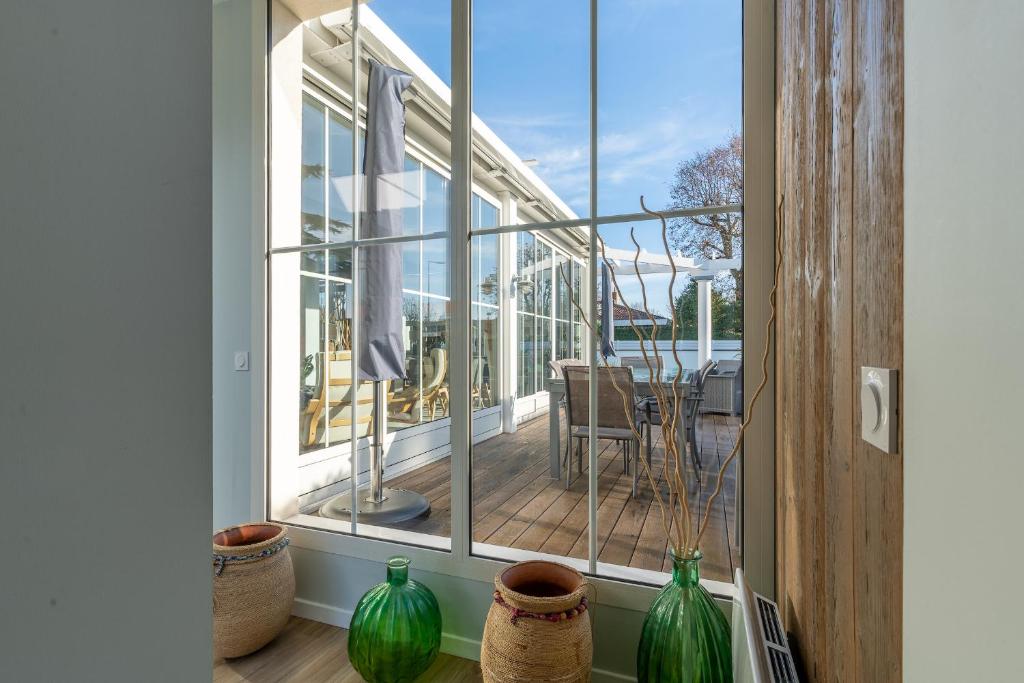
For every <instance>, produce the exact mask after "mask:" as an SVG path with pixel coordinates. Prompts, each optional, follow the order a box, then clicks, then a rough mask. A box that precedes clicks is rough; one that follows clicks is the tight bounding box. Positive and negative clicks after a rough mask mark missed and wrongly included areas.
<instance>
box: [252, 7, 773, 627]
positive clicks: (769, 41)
mask: <svg viewBox="0 0 1024 683" xmlns="http://www.w3.org/2000/svg"><path fill="white" fill-rule="evenodd" d="M271 4H272V5H273V4H274V1H273V0H272V2H271ZM451 5H452V24H451V29H452V60H453V69H452V84H453V101H452V122H453V128H452V131H453V134H452V140H451V143H452V166H453V172H452V176H453V188H452V214H453V215H452V226H451V232H450V239H451V244H452V253H451V257H452V264H453V265H452V267H453V271H457V270H458V268H457V266H458V265H460V264H468V249H467V248H466V246H465V242H466V241H467V240H468V236H469V234H470V229H469V211H470V206H471V201H470V199H471V194H470V193H471V191H472V189H473V183H472V182H471V179H470V181H468V182H467V181H466V180H465V178H466V176H467V174H468V173H470V169H471V162H472V158H471V142H470V125H471V115H470V113H469V112H470V95H469V92H468V87H469V84H470V83H471V78H470V68H471V67H470V64H469V60H470V55H471V52H472V40H471V29H470V27H471V25H472V21H471V0H452V3H451ZM596 6H597V0H591V57H592V58H591V91H592V101H593V100H594V99H596V85H597V82H596V70H595V64H594V63H595V60H596V36H597V26H596V18H595V17H594V14H595V12H596ZM354 7H355V8H356V10H355V13H356V15H357V16H358V7H359V4H358V3H355V4H354ZM743 13H744V22H743V25H744V35H743V98H744V104H743V136H744V205H743V213H744V228H745V235H744V236H745V245H746V248H745V254H744V273H745V277H744V282H745V286H746V287H750V291H752V292H753V293H755V294H759V295H761V296H762V297H763V294H764V293H765V292H767V291H768V289H769V287H770V283H771V273H772V271H773V266H774V263H773V258H774V249H773V243H774V66H773V65H774V5H773V3H771V2H770V1H769V0H746V2H745V3H744V9H743ZM272 21H273V19H272V17H271V15H270V14H269V13H268V16H267V25H266V26H256V25H254V32H255V34H256V35H257V36H258V37H259V38H260V41H262V40H263V39H265V38H267V37H268V36H272V35H273V31H274V27H273V26H271V25H270V24H271V23H272ZM262 31H265V32H266V33H265V34H263V35H260V34H261V32H262ZM260 41H257V44H260ZM357 42H358V41H357ZM264 44H268V45H275V41H274V40H269V41H268V42H266V43H264ZM274 49H275V48H271V54H270V55H268V56H267V60H268V67H269V68H268V70H267V71H266V72H265V73H264V75H263V76H264V80H263V81H262V82H260V86H262V87H263V88H265V91H266V95H267V100H266V107H267V109H266V116H265V120H266V122H267V127H268V135H267V137H266V139H265V140H263V141H262V149H261V151H263V152H264V155H265V156H264V158H267V159H269V160H270V162H269V164H268V167H269V168H268V170H269V172H268V179H267V183H266V184H265V185H264V186H263V187H262V190H263V201H262V204H263V205H264V206H265V207H266V212H265V218H266V221H267V224H268V225H267V226H265V228H266V227H269V223H270V222H271V221H272V220H273V215H274V213H275V212H274V210H273V204H272V202H271V201H270V195H271V191H272V190H271V188H270V183H271V182H272V180H273V171H272V168H273V164H274V163H275V160H274V159H273V154H272V151H273V149H274V147H273V144H272V142H271V134H270V127H271V126H272V123H273V118H272V116H273V102H274V99H275V92H274V84H273V82H274V79H275V76H276V75H277V74H275V73H274V56H273V51H274ZM357 49H358V48H357ZM290 66H292V67H294V65H290ZM254 79H255V76H254ZM254 108H256V109H260V108H261V105H259V104H258V103H255V102H254ZM591 123H592V125H591V149H594V146H595V144H596V135H597V130H596V125H595V124H596V108H595V107H594V106H593V105H592V111H591ZM353 139H356V138H355V135H354V138H353ZM254 146H255V147H257V148H261V143H259V142H256V143H254ZM354 147H355V146H354ZM276 162H277V163H283V162H284V160H282V159H277V160H276ZM424 163H426V160H424ZM594 170H596V159H595V160H594V161H592V178H591V202H592V209H591V213H592V215H593V214H595V213H596V187H595V185H596V177H595V174H594V172H593V171H594ZM254 185H256V183H254ZM481 189H482V188H481ZM255 192H258V190H255ZM257 203H258V204H259V203H260V202H257ZM493 203H494V204H495V205H496V206H498V207H499V211H500V207H501V206H502V202H501V201H494V202H493ZM612 218H613V219H614V217H612ZM620 218H622V217H620ZM634 219H635V217H634ZM604 222H606V221H605V220H602V219H595V218H591V219H589V220H582V221H568V222H564V221H563V222H562V223H571V224H573V225H577V226H585V227H589V228H590V229H591V230H593V229H594V228H595V227H596V226H597V225H599V224H601V223H604ZM609 222H619V221H618V220H611V221H609ZM552 227H558V226H555V225H554V224H546V225H529V226H502V228H501V229H495V230H492V231H487V232H493V233H499V234H500V233H501V232H510V231H512V229H521V228H528V229H546V228H552ZM561 227H569V225H562V226H561ZM268 234H269V233H268V232H267V231H266V229H265V230H264V235H268ZM270 246H271V245H270V243H269V240H267V239H265V240H264V242H263V245H262V249H261V250H260V253H259V256H260V258H262V259H263V263H264V269H263V280H262V282H259V283H254V284H256V285H258V291H262V292H266V296H265V297H264V298H263V300H259V298H258V297H254V309H255V310H254V313H255V315H254V320H256V321H258V324H259V325H260V327H261V329H260V335H259V337H257V338H258V339H262V340H263V344H264V349H266V348H267V344H268V342H269V331H268V327H267V323H268V321H269V319H270V316H269V312H268V307H269V302H270V296H269V286H268V285H269V279H270V253H271V250H270ZM590 251H591V253H590V261H591V263H594V262H596V257H597V254H596V251H595V244H594V242H593V240H592V241H591V249H590ZM355 266H356V264H355V263H354V264H353V267H355ZM465 270H466V272H465V274H464V277H459V278H453V282H452V289H451V291H450V296H451V299H452V300H453V301H461V302H462V305H460V306H457V307H453V309H455V315H453V317H452V318H451V319H450V320H451V323H450V325H451V328H450V329H451V330H452V332H451V334H452V347H453V349H452V357H453V360H452V379H451V385H452V386H453V389H454V387H456V386H462V385H465V386H467V387H468V386H469V377H468V374H469V366H468V363H460V362H459V361H457V360H456V358H461V357H462V356H466V359H467V360H468V359H469V358H470V356H469V354H468V351H469V348H468V339H469V338H470V335H471V327H470V323H471V320H472V310H471V306H472V305H473V304H472V302H471V301H470V297H469V289H468V286H469V270H468V268H466V269H465ZM587 270H589V277H588V278H587V279H588V282H587V283H586V284H587V287H586V288H587V290H588V292H587V294H588V297H587V305H588V306H589V307H590V308H591V312H592V311H593V306H594V296H593V295H594V291H595V289H596V282H595V280H596V269H594V268H588V269H587ZM462 280H465V281H464V282H463V281H462ZM744 300H745V302H746V304H747V305H746V307H745V310H744V345H745V347H746V348H745V355H746V357H747V359H748V362H747V363H744V369H745V372H744V381H745V386H748V387H753V386H756V385H757V383H758V381H759V380H760V376H759V368H757V367H756V365H757V364H756V363H754V362H752V361H753V360H754V356H755V355H759V352H760V348H761V346H762V344H763V343H764V333H763V329H762V328H763V321H764V320H765V319H766V318H767V306H766V305H751V303H752V302H755V301H757V297H756V296H746V297H744ZM462 309H465V310H462ZM460 328H461V329H462V331H463V332H462V334H455V333H454V331H455V330H457V329H460ZM463 337H465V338H466V339H462V338H463ZM595 341H596V340H595V339H594V332H593V331H591V334H590V339H589V344H586V346H589V347H590V348H591V349H593V348H595V347H596V344H595ZM552 342H553V343H554V339H553V340H552ZM254 350H256V349H254ZM263 357H264V359H266V358H267V357H268V354H266V353H264V354H263ZM593 362H594V361H593V357H592V363H593ZM462 365H466V367H461V366H462ZM773 366H774V363H770V364H769V387H768V388H767V390H766V392H765V394H764V396H763V397H762V399H761V403H760V404H759V406H758V411H757V413H756V414H755V416H754V417H753V419H752V421H751V425H750V427H749V428H748V432H747V438H746V443H745V449H744V450H745V452H744V458H743V460H744V463H743V468H742V470H741V475H740V483H741V492H742V501H743V506H742V511H743V542H744V543H743V548H744V571H745V573H746V575H747V576H748V580H749V581H750V582H751V584H752V585H753V586H754V587H755V589H757V590H759V591H760V592H763V593H766V594H769V595H772V594H774V588H775V560H774V558H775V538H774V530H775V521H774V401H773V400H772V395H773V393H774V392H773V384H772V383H773V380H774V377H773V375H774V372H773V370H774V368H773ZM261 370H262V371H261V372H260V374H259V377H258V379H259V380H261V382H262V385H263V388H264V392H263V396H264V397H265V400H264V401H261V402H258V405H257V404H256V403H254V405H253V417H254V422H253V424H254V432H258V433H259V436H260V438H259V439H256V440H254V443H259V444H262V446H263V447H262V449H254V450H255V452H254V457H253V475H254V482H257V484H256V485H255V486H254V501H253V509H254V510H260V511H262V512H263V514H264V516H265V517H266V518H268V519H273V518H274V517H275V515H274V514H272V505H271V504H272V501H271V494H270V480H271V479H272V478H273V477H277V476H284V477H287V475H288V473H287V470H285V471H282V470H281V465H280V464H279V463H275V462H274V461H273V460H272V459H271V458H270V447H269V443H270V442H269V432H270V429H269V426H268V423H267V419H266V418H267V416H269V414H270V410H271V406H272V400H271V398H272V397H271V387H270V377H271V374H270V370H271V369H270V367H269V362H267V361H266V360H265V361H264V366H263V368H262V369H261ZM254 379H256V378H255V377H254ZM595 388H596V387H595ZM460 393H463V392H460V391H458V390H453V392H452V416H453V418H452V459H451V462H452V477H451V479H452V537H451V540H450V543H449V544H448V547H447V548H442V547H425V546H423V545H422V541H423V539H422V538H421V535H419V534H408V535H404V534H403V533H402V532H396V531H394V530H390V529H388V530H386V534H380V535H379V536H378V537H377V538H374V537H373V529H372V527H370V526H369V525H366V524H360V525H359V529H360V535H359V536H355V535H350V534H349V533H347V532H348V531H350V530H351V526H350V524H349V523H342V522H337V521H336V520H327V519H324V518H319V517H314V518H308V517H306V516H303V515H291V516H288V517H286V518H285V519H283V520H280V521H284V522H286V523H287V524H288V525H289V527H290V530H291V536H292V541H293V543H294V544H295V545H296V546H297V547H302V548H308V549H310V550H316V551H320V552H325V553H333V554H343V555H348V556H353V557H360V558H364V559H368V560H374V561H383V560H385V559H386V558H387V557H389V556H391V555H392V554H394V553H395V552H402V553H405V554H407V555H409V556H410V557H411V558H412V559H413V561H414V562H415V564H416V566H417V567H419V568H421V569H424V570H427V571H432V572H437V573H442V574H448V575H452V576H457V577H463V578H467V579H474V580H479V581H482V582H488V581H490V580H491V579H492V577H493V576H494V573H495V572H497V571H499V570H500V569H501V568H503V567H504V566H507V563H506V562H505V561H501V560H494V559H490V558H485V557H479V556H476V555H473V554H472V553H471V552H470V544H471V530H470V515H469V510H470V509H471V501H470V499H469V496H470V486H469V458H468V457H467V456H468V451H465V452H460V450H459V449H461V448H464V444H468V443H469V439H470V427H471V419H472V418H471V413H470V410H471V406H469V405H468V403H469V396H468V392H465V393H466V395H465V396H460V395H459V394H460ZM591 405H592V406H593V405H594V401H591ZM591 422H592V423H593V420H591ZM403 431H404V430H403ZM592 443H594V442H593V440H592ZM595 458H596V452H595V449H594V448H592V449H591V453H590V461H591V464H592V463H593V462H594V460H595ZM594 472H595V469H594V468H593V467H591V481H590V491H591V494H590V497H591V499H593V498H594V492H595V491H596V482H595V481H594V479H595V478H596V477H595V476H594ZM459 510H462V513H461V514H459V513H458V512H457V511H459ZM590 512H591V520H590V521H591V524H590V533H591V543H590V545H591V547H593V545H594V544H593V540H594V538H593V537H594V536H595V535H596V531H597V530H596V525H595V524H594V522H595V521H596V519H595V517H596V505H595V504H594V503H593V501H592V503H591V511H590ZM335 525H337V527H338V528H336V529H334V528H333V527H334V526H335ZM338 532H340V533H338ZM368 532H369V533H368ZM385 535H386V537H385ZM531 556H536V554H531ZM554 559H558V560H560V561H565V560H566V558H560V557H559V558H554ZM588 564H589V567H588V568H587V569H588V573H590V574H592V575H593V574H595V571H596V574H597V575H593V576H592V581H594V583H595V584H596V585H597V586H598V588H599V594H600V596H601V602H602V603H603V604H607V605H615V606H619V607H623V608H628V609H639V610H644V609H646V606H647V605H649V603H650V600H651V598H652V597H653V595H654V594H655V592H656V590H657V588H656V587H655V586H652V585H644V584H639V583H636V582H635V581H636V578H637V570H633V569H629V570H628V571H623V570H622V568H619V567H616V566H614V565H606V564H605V563H600V562H597V561H596V558H594V557H593V555H592V556H591V559H590V561H589V563H588ZM652 574H657V575H659V577H660V576H663V575H661V574H660V573H657V572H652ZM658 580H660V578H659V579H658ZM705 585H706V586H707V587H708V589H709V590H710V591H711V592H712V593H714V594H716V595H717V596H720V597H722V598H728V597H729V596H731V594H732V591H733V587H732V584H730V583H724V582H718V581H709V580H705Z"/></svg>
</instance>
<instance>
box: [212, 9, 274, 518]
mask: <svg viewBox="0 0 1024 683" xmlns="http://www.w3.org/2000/svg"><path fill="white" fill-rule="evenodd" d="M265 17H266V8H265V3H262V2H253V1H252V0H228V1H226V2H219V3H217V4H216V5H214V7H213V34H214V36H215V37H216V38H215V40H214V43H213V88H214V91H215V96H214V99H213V131H214V135H213V261H214V264H215V267H214V269H213V357H214V361H215V362H214V364H213V452H214V456H215V457H214V460H213V485H214V490H215V491H216V492H217V495H215V496H214V499H213V528H214V529H221V528H223V527H226V526H230V525H232V524H239V523H241V522H245V521H248V520H249V519H251V518H252V517H253V516H254V510H253V505H252V499H253V495H252V494H253V484H254V482H253V477H252V460H251V453H252V449H253V447H254V445H255V446H258V445H259V443H258V442H259V438H260V437H259V434H260V433H259V431H257V432H255V433H254V432H253V429H252V420H251V416H250V414H251V412H252V411H253V409H254V407H256V406H258V404H259V402H260V401H261V400H262V396H261V395H260V394H259V387H260V373H261V372H262V367H263V357H262V349H261V343H260V342H259V340H260V339H261V335H260V333H259V330H260V328H261V326H262V319H257V318H256V317H255V316H253V313H252V311H253V303H254V299H255V300H256V302H257V303H258V302H259V301H261V300H262V297H263V289H262V277H261V272H260V263H261V261H260V253H261V252H262V249H263V242H262V236H263V231H264V223H263V208H262V207H263V204H262V197H263V194H262V188H263V183H264V174H265V170H264V166H263V163H262V162H263V157H262V150H263V136H264V134H265V128H264V119H263V107H264V99H265V92H264V90H263V77H264V76H263V66H264V65H263V57H262V56H263V55H264V54H265V53H266V41H265V39H264V40H260V34H261V32H263V33H264V34H265V31H266V29H265V28H263V27H264V26H265V24H263V23H262V22H264V21H265ZM254 340H255V341H254ZM236 351H247V352H249V367H250V368H251V369H250V370H249V371H248V372H236V371H235V369H234V364H233V360H234V354H235V352H236Z"/></svg>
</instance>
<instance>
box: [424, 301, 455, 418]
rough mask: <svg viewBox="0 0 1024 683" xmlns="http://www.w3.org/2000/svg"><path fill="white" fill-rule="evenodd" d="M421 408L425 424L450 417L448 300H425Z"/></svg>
mask: <svg viewBox="0 0 1024 683" xmlns="http://www.w3.org/2000/svg"><path fill="white" fill-rule="evenodd" d="M423 304H424V305H423V358H422V359H421V361H420V362H421V363H422V366H421V372H420V378H421V384H422V386H423V390H422V396H421V407H422V410H423V421H424V422H428V421H431V420H438V419H441V418H446V417H448V404H449V390H448V361H449V353H448V318H449V315H448V308H449V306H450V304H449V302H448V301H447V300H446V299H438V298H434V297H424V300H423Z"/></svg>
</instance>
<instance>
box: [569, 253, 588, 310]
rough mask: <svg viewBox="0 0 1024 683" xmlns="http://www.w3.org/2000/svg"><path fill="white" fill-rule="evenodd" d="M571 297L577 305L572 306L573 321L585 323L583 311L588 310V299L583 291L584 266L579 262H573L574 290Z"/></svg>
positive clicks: (570, 294) (570, 292) (571, 291)
mask: <svg viewBox="0 0 1024 683" xmlns="http://www.w3.org/2000/svg"><path fill="white" fill-rule="evenodd" d="M569 296H570V297H571V298H572V301H575V302H576V303H575V304H570V305H571V306H572V321H573V322H577V323H579V322H583V316H582V311H585V310H587V308H586V306H587V304H586V297H585V295H584V291H583V266H581V265H580V263H579V262H578V261H573V262H572V289H571V290H570V291H569Z"/></svg>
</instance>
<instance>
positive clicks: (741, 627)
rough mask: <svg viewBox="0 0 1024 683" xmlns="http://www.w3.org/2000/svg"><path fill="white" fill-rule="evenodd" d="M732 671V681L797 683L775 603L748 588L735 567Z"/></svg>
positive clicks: (741, 572) (794, 666) (740, 572)
mask: <svg viewBox="0 0 1024 683" xmlns="http://www.w3.org/2000/svg"><path fill="white" fill-rule="evenodd" d="M732 674H733V680H734V681H736V683H799V681H800V678H799V677H798V676H797V673H796V665H795V664H794V662H793V653H792V652H791V651H790V649H789V643H788V642H787V640H786V631H785V630H784V629H783V628H782V619H781V618H780V615H779V607H778V605H776V604H775V603H774V602H772V601H771V600H769V599H767V598H765V597H764V596H762V595H758V594H757V593H755V592H754V591H752V590H750V586H748V585H747V582H746V580H745V579H744V578H743V570H742V569H737V570H736V596H735V597H734V598H733V603H732Z"/></svg>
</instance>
